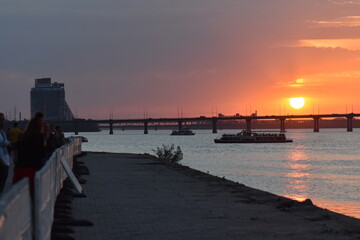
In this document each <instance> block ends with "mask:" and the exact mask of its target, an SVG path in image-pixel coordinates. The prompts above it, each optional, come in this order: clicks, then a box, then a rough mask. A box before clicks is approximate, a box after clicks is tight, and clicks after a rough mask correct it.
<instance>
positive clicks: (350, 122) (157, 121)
mask: <svg viewBox="0 0 360 240" xmlns="http://www.w3.org/2000/svg"><path fill="white" fill-rule="evenodd" d="M355 117H360V114H355V113H346V114H310V115H265V116H255V115H251V116H241V115H239V116H221V117H205V116H201V117H190V118H145V119H106V120H86V121H92V122H95V123H97V124H106V125H108V126H109V129H110V131H109V134H113V130H114V125H115V124H136V125H138V126H143V128H144V134H148V128H149V124H173V123H176V124H178V127H179V128H181V127H182V125H183V123H189V122H190V123H211V124H212V132H213V133H217V123H218V121H233V120H242V121H245V122H246V130H247V131H248V132H250V131H251V129H252V123H253V122H254V121H255V120H279V129H280V131H282V132H285V131H286V128H285V122H286V120H287V119H312V120H313V121H314V125H313V126H314V132H319V130H320V126H319V120H320V119H324V118H345V119H346V120H347V127H346V129H347V131H348V132H352V131H353V119H354V118H355ZM82 121H85V120H79V119H75V120H73V121H71V122H72V123H73V124H74V127H75V134H78V130H77V129H78V128H77V126H78V124H80V123H81V122H82Z"/></svg>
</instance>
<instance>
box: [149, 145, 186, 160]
mask: <svg viewBox="0 0 360 240" xmlns="http://www.w3.org/2000/svg"><path fill="white" fill-rule="evenodd" d="M153 152H154V153H155V154H156V156H157V157H158V158H159V159H160V160H162V161H167V162H173V163H177V162H179V161H180V160H181V159H183V153H182V151H181V148H180V147H179V146H178V147H177V148H176V150H175V146H174V144H171V145H165V144H163V145H162V147H157V148H156V149H153Z"/></svg>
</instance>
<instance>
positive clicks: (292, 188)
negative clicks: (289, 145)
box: [285, 146, 311, 201]
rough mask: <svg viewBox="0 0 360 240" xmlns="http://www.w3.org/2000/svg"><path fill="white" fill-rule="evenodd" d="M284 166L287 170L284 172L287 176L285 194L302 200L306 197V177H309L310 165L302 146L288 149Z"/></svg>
mask: <svg viewBox="0 0 360 240" xmlns="http://www.w3.org/2000/svg"><path fill="white" fill-rule="evenodd" d="M286 168H287V169H288V172H286V173H285V176H286V177H287V185H286V186H285V196H286V197H289V198H292V199H295V200H297V201H304V200H305V199H307V198H308V189H309V185H308V184H307V179H308V178H309V177H310V173H309V170H310V169H311V166H310V164H309V163H308V156H307V155H306V153H305V151H304V150H303V146H296V147H295V148H294V149H290V150H289V153H288V162H287V163H286Z"/></svg>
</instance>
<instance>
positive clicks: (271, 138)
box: [214, 130, 293, 143]
mask: <svg viewBox="0 0 360 240" xmlns="http://www.w3.org/2000/svg"><path fill="white" fill-rule="evenodd" d="M214 142H215V143H287V142H293V140H292V139H287V138H286V136H285V134H284V133H258V132H248V131H246V130H243V131H242V132H240V133H237V134H223V135H222V137H221V138H219V139H214Z"/></svg>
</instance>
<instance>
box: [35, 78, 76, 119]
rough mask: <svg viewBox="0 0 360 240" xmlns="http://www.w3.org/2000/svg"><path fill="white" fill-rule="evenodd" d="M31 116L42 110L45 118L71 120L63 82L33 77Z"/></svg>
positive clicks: (71, 114)
mask: <svg viewBox="0 0 360 240" xmlns="http://www.w3.org/2000/svg"><path fill="white" fill-rule="evenodd" d="M30 102H31V116H34V115H35V113H36V112H42V113H43V114H44V118H45V120H55V121H58V120H60V121H63V120H73V119H74V115H73V113H72V112H71V109H70V107H69V105H68V104H67V102H66V100H65V88H64V83H57V82H54V83H52V82H51V78H39V79H35V87H33V88H31V92H30Z"/></svg>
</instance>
